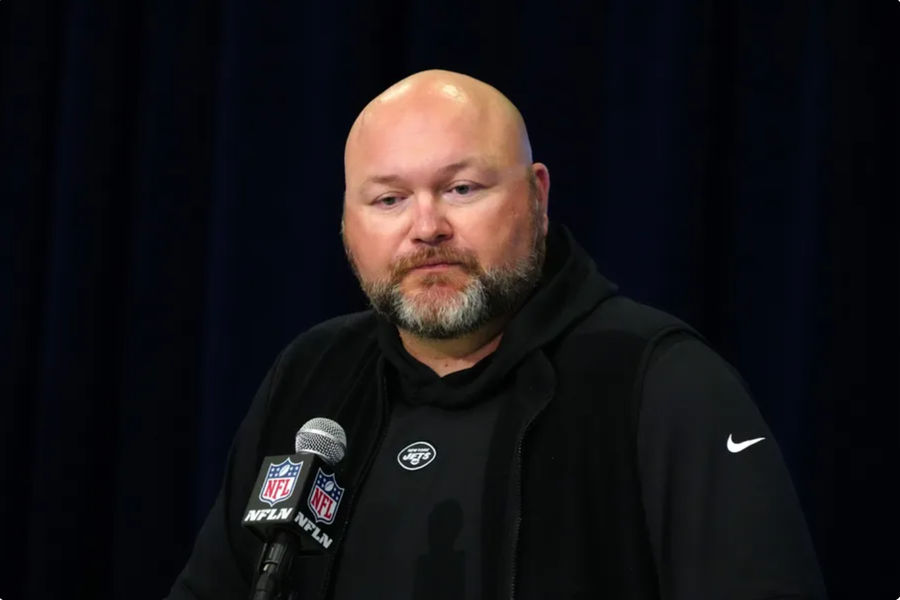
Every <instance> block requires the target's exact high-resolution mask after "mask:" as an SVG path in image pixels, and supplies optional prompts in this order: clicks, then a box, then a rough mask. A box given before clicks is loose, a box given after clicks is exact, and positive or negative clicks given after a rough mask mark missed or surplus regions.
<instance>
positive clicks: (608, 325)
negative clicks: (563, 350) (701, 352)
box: [570, 295, 702, 342]
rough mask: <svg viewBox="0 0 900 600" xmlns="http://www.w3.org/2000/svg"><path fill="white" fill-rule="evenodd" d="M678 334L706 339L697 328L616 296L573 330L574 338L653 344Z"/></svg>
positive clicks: (603, 303)
mask: <svg viewBox="0 0 900 600" xmlns="http://www.w3.org/2000/svg"><path fill="white" fill-rule="evenodd" d="M674 332H683V333H687V334H690V335H692V336H696V337H697V338H700V339H702V337H701V336H700V334H698V333H697V332H696V331H695V330H694V328H693V327H691V326H690V325H688V324H687V323H685V322H684V321H682V320H681V319H679V318H678V317H676V316H674V315H671V314H669V313H667V312H665V311H663V310H660V309H658V308H654V307H652V306H648V305H646V304H642V303H640V302H637V301H635V300H632V299H631V298H628V297H627V296H620V295H616V296H612V297H610V298H607V299H606V300H604V301H603V302H601V303H600V304H598V305H597V307H596V308H594V310H593V311H591V313H590V314H589V315H588V316H587V317H586V318H585V319H584V320H582V321H581V322H580V323H579V324H578V326H577V327H575V328H574V329H573V330H572V332H571V336H570V337H576V338H577V337H581V336H595V335H600V334H606V333H614V334H618V335H624V336H632V337H634V338H636V339H637V340H643V341H645V342H650V341H652V340H654V339H656V338H659V337H662V336H665V335H667V334H669V333H674Z"/></svg>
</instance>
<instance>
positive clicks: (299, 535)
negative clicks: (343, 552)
mask: <svg viewBox="0 0 900 600" xmlns="http://www.w3.org/2000/svg"><path fill="white" fill-rule="evenodd" d="M346 450H347V436H346V434H345V433H344V429H343V428H342V427H341V426H340V425H338V424H337V423H336V422H334V421H332V420H331V419H326V418H323V417H316V418H314V419H310V420H309V421H307V422H306V423H304V424H303V426H302V427H301V428H300V430H299V431H297V435H296V437H295V438H294V451H295V452H294V454H280V455H276V456H267V457H266V458H265V459H264V460H263V463H262V466H261V467H260V470H259V475H258V476H257V478H256V483H255V484H254V486H253V490H252V491H251V493H250V499H249V500H248V502H247V508H246V509H245V510H244V518H243V519H242V521H241V525H243V526H244V527H247V528H248V529H249V530H250V531H252V532H253V533H254V534H255V535H256V536H257V537H258V538H259V539H260V540H262V541H263V542H264V543H265V546H264V547H263V550H262V553H260V557H259V563H258V565H257V569H256V581H255V582H254V585H253V588H252V590H251V594H250V598H251V600H287V599H288V598H291V597H293V593H292V591H291V590H292V589H296V585H295V583H296V582H294V581H293V576H292V575H293V572H294V561H295V560H296V559H297V557H299V556H302V555H308V554H322V553H326V552H329V551H332V550H331V545H332V542H333V541H334V539H335V537H336V536H337V532H338V531H337V530H338V528H339V526H340V523H339V522H338V521H337V514H338V508H339V507H340V504H341V498H342V497H343V495H344V488H343V487H341V486H340V484H339V483H338V480H337V478H336V477H335V473H334V466H335V465H336V464H337V463H339V462H340V461H341V459H343V458H344V453H345V452H346Z"/></svg>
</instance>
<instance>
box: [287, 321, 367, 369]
mask: <svg viewBox="0 0 900 600" xmlns="http://www.w3.org/2000/svg"><path fill="white" fill-rule="evenodd" d="M374 343H376V318H375V313H374V312H373V311H372V310H365V311H361V312H356V313H350V314H346V315H340V316H338V317H333V318H331V319H328V320H327V321H323V322H321V323H318V324H317V325H314V326H312V327H310V328H309V329H307V330H306V331H304V332H303V333H301V334H300V335H298V336H297V337H295V338H294V339H293V340H292V341H291V342H290V343H289V344H288V345H287V346H286V347H285V349H284V351H283V352H282V356H281V361H280V362H282V363H284V364H287V365H290V364H295V363H297V362H298V361H303V362H306V363H309V362H310V361H311V360H312V361H314V362H318V361H320V360H321V359H323V358H325V357H328V356H332V355H334V356H337V357H338V358H347V357H349V356H352V355H354V354H358V353H361V352H364V351H365V350H366V349H367V348H369V347H371V345H372V344H374Z"/></svg>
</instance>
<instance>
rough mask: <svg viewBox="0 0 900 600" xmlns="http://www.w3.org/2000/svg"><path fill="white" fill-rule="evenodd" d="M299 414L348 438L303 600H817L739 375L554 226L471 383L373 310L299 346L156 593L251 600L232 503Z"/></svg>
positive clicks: (270, 385)
mask: <svg viewBox="0 0 900 600" xmlns="http://www.w3.org/2000/svg"><path fill="white" fill-rule="evenodd" d="M314 416H326V417H330V418H333V419H335V420H336V421H338V422H339V423H341V424H342V425H343V426H344V428H345V429H346V430H347V435H348V450H347V456H346V458H345V459H344V461H343V462H342V464H341V475H342V482H346V490H347V491H346V492H345V496H344V498H343V500H342V505H341V509H340V510H341V511H342V514H341V515H340V517H341V518H342V519H343V520H344V521H345V523H348V525H347V526H346V527H344V529H343V531H342V534H339V535H338V537H337V538H336V539H335V550H336V552H334V553H332V554H327V555H320V556H310V557H304V558H303V559H302V560H301V561H300V564H299V565H298V571H299V573H298V576H299V579H300V581H302V585H301V587H302V589H300V590H298V597H299V598H332V597H335V596H337V597H338V598H350V597H365V598H420V597H431V598H513V597H515V598H599V597H603V598H634V599H652V598H666V599H668V598H672V599H718V598H723V599H725V598H728V599H744V598H746V599H765V598H770V599H776V598H777V599H782V598H824V597H825V591H824V586H823V584H822V578H821V574H820V572H819V568H818V565H817V561H816V557H815V553H814V551H813V548H812V544H811V541H810V538H809V534H808V531H807V528H806V524H805V522H804V518H803V515H802V512H801V511H800V508H799V504H798V501H797V498H796V495H795V493H794V490H793V486H792V484H791V481H790V477H789V475H788V473H787V470H786V468H785V466H784V462H783V459H782V457H781V454H780V452H779V450H778V447H777V445H776V443H775V440H774V439H773V437H772V434H771V432H770V431H769V429H768V428H767V427H766V424H765V423H764V421H763V419H762V418H761V416H760V414H759V412H758V410H757V409H756V407H755V405H754V403H753V401H752V400H751V398H750V397H749V395H748V393H747V391H746V389H745V386H744V384H743V382H742V381H741V379H740V377H739V376H738V375H737V374H736V373H735V371H734V369H732V368H731V367H730V366H729V365H728V364H727V363H726V362H725V361H724V360H722V359H721V358H720V357H719V356H718V355H716V354H715V353H714V352H713V351H712V350H710V349H709V347H708V346H707V345H706V344H705V342H704V341H703V340H702V339H701V338H700V337H699V336H698V335H697V334H696V333H695V332H694V331H693V330H692V329H691V328H690V327H688V326H687V325H685V324H684V323H682V322H681V321H678V320H677V319H675V318H673V317H671V316H669V315H667V314H665V313H662V312H660V311H657V310H654V309H652V308H649V307H646V306H643V305H640V304H637V303H635V302H633V301H631V300H628V299H627V298H625V297H623V296H620V295H618V294H617V290H616V287H615V286H614V285H613V284H611V283H610V282H608V281H607V280H606V279H604V278H603V277H602V276H601V275H600V274H599V273H597V271H596V268H595V266H594V264H593V261H591V259H590V258H589V257H588V256H587V254H586V253H585V252H584V251H583V250H582V249H581V248H580V246H578V245H577V243H575V241H574V240H573V239H572V237H571V235H570V234H569V233H568V231H567V230H565V229H564V228H558V227H554V228H551V234H550V236H549V237H548V255H547V263H546V265H545V268H544V273H543V277H542V280H541V282H540V284H539V286H538V288H537V289H536V291H535V292H534V293H533V295H532V297H531V298H530V299H529V300H528V301H527V302H526V304H525V305H524V306H523V307H522V308H521V309H520V310H519V311H518V312H517V314H516V315H515V316H514V317H513V319H512V320H511V321H510V323H509V324H508V325H507V327H506V328H505V330H504V334H503V337H502V340H501V343H500V346H499V347H498V349H497V351H496V352H494V353H493V355H491V356H490V357H488V358H487V359H485V360H483V361H481V362H479V364H477V365H476V366H475V367H473V368H472V369H468V370H466V371H462V372H458V373H455V374H452V375H450V376H448V377H445V378H443V379H441V378H438V377H437V376H436V375H434V374H433V373H430V372H429V370H428V369H427V367H425V366H424V365H421V364H419V363H417V362H416V361H415V360H414V359H413V358H412V357H410V356H409V355H408V354H406V353H405V352H404V351H403V349H402V346H401V345H400V343H399V340H398V339H397V337H396V332H393V331H392V330H391V328H390V327H389V326H387V325H386V324H385V323H384V322H382V321H381V320H380V319H379V318H378V317H376V316H375V315H374V314H373V313H371V312H365V313H360V314H355V315H348V316H345V317H339V318H337V319H333V320H331V321H328V322H326V323H323V324H321V325H318V326H316V327H314V328H313V329H311V330H310V331H308V332H306V333H304V334H303V335H301V336H299V337H298V338H297V339H295V340H294V341H293V342H292V343H291V344H290V345H289V346H288V347H287V348H286V349H285V350H284V351H283V352H282V353H281V354H280V355H279V357H278V359H277V360H276V362H275V365H274V366H273V367H272V369H271V370H270V371H269V373H268V375H267V376H266V378H265V380H264V381H263V384H262V386H261V387H260V390H259V392H258V393H257V395H256V397H255V399H254V402H253V404H252V405H251V407H250V410H249V412H248V414H247V417H246V418H245V420H244V422H243V423H242V424H241V427H240V429H239V430H238V433H237V435H236V436H235V440H234V443H233V444H232V448H231V451H230V454H229V459H228V463H227V466H226V473H225V480H224V482H223V486H222V489H221V491H220V493H219V496H218V498H217V499H216V502H215V504H214V506H213V508H212V510H211V511H210V514H209V516H208V517H207V520H206V522H205V523H204V525H203V528H202V529H201V531H200V533H199V535H198V538H197V541H196V544H195V547H194V551H193V553H192V555H191V557H190V559H189V560H188V563H187V565H186V566H185V569H184V571H183V572H182V573H181V575H180V576H179V578H178V579H177V580H176V582H175V584H174V586H173V588H172V591H171V593H170V596H169V597H170V598H172V599H181V598H202V599H213V598H215V599H230V598H235V599H237V598H245V597H246V596H247V594H248V590H249V586H250V582H251V581H252V578H253V576H254V569H255V566H256V561H257V558H258V555H259V552H260V550H261V544H260V543H259V541H258V540H256V538H254V537H253V536H252V535H251V534H250V533H249V532H247V531H246V530H244V529H242V528H241V527H240V522H241V518H242V516H243V515H242V509H243V507H244V505H245V503H246V500H247V498H248V497H249V494H250V493H251V487H252V485H253V482H254V479H255V476H256V473H257V469H258V467H259V465H260V463H261V462H262V460H263V457H264V456H267V455H275V454H286V453H290V452H291V451H292V447H291V446H292V443H293V436H294V433H295V432H296V430H297V429H298V428H299V427H300V426H301V425H302V424H303V423H304V422H305V421H306V420H308V419H309V418H312V417H314ZM423 443H427V445H426V444H423ZM429 446H430V447H431V450H432V451H433V452H434V456H426V455H427V454H428V453H429V450H428V448H429ZM416 457H418V460H419V461H420V463H419V464H422V463H427V464H424V465H423V466H421V467H419V464H412V463H413V461H415V460H416ZM404 463H406V465H405V467H419V468H415V469H410V468H405V467H404ZM414 476H415V477H418V479H413V478H412V477H414ZM411 504H415V506H414V507H412V508H410V505H411ZM337 580H340V581H337Z"/></svg>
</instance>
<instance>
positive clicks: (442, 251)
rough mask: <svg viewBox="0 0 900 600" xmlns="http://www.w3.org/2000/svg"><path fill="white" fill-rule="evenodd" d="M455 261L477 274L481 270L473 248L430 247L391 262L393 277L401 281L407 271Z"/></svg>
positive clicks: (471, 272)
mask: <svg viewBox="0 0 900 600" xmlns="http://www.w3.org/2000/svg"><path fill="white" fill-rule="evenodd" d="M438 262H442V263H453V264H456V265H458V266H459V267H460V268H461V269H462V270H463V271H465V272H467V273H469V274H472V275H477V274H479V273H480V272H481V266H480V265H479V264H478V259H477V258H475V254H474V253H473V252H472V251H471V250H462V249H459V248H450V247H428V248H422V249H421V250H416V251H415V252H412V253H410V254H407V255H405V256H401V257H400V258H398V259H397V260H395V261H394V262H393V263H392V264H391V279H392V280H393V281H394V282H399V281H400V280H401V279H402V278H403V277H404V276H405V275H406V274H407V273H409V272H410V271H412V270H413V269H416V268H418V267H422V266H425V265H428V264H435V263H438Z"/></svg>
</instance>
